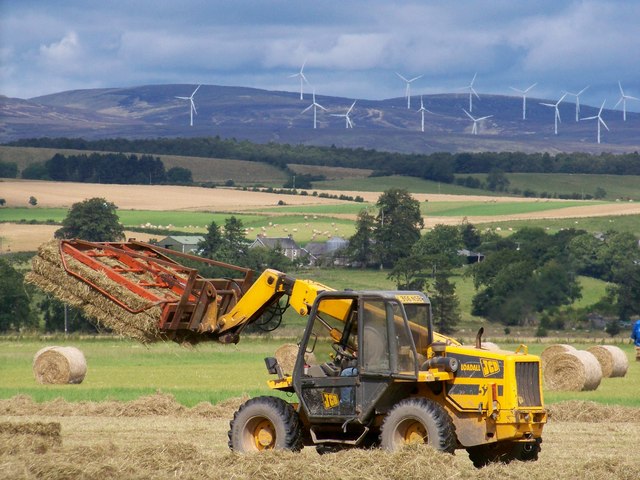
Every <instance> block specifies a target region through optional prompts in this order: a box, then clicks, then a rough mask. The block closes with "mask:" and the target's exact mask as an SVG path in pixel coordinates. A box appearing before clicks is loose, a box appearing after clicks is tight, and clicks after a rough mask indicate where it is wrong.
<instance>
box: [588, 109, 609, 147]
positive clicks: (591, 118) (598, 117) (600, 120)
mask: <svg viewBox="0 0 640 480" xmlns="http://www.w3.org/2000/svg"><path fill="white" fill-rule="evenodd" d="M606 101H607V100H606V99H605V100H604V102H602V105H601V106H600V110H599V111H598V115H594V116H593V117H586V118H583V119H581V120H595V119H596V118H597V119H598V143H600V124H602V125H604V128H606V129H607V130H609V127H607V124H606V123H604V120H602V117H601V116H600V114H601V113H602V109H603V108H604V104H605V102H606Z"/></svg>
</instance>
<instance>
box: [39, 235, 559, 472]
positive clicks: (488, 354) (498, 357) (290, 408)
mask: <svg viewBox="0 0 640 480" xmlns="http://www.w3.org/2000/svg"><path fill="white" fill-rule="evenodd" d="M58 254H59V261H60V263H61V265H62V267H63V269H64V270H65V272H66V274H67V276H69V277H70V278H72V279H73V280H74V281H77V282H81V283H83V284H85V286H86V285H89V286H90V287H91V288H90V289H89V290H90V293H92V295H95V294H99V296H100V297H102V298H106V299H107V300H109V301H110V302H112V303H113V304H115V305H117V306H118V307H119V308H121V309H124V310H126V311H127V312H128V314H130V317H127V318H125V320H127V319H128V318H131V319H135V317H136V315H139V314H140V312H144V311H145V310H146V309H148V310H149V311H151V309H153V308H155V309H157V311H158V312H160V314H159V318H158V319H157V324H156V328H157V330H158V331H159V332H161V335H162V336H163V337H164V338H171V339H175V340H178V341H184V340H185V339H196V340H197V341H200V340H205V339H211V340H218V341H221V342H224V343H229V342H238V340H239V338H240V336H241V334H242V333H243V330H244V329H245V328H246V327H247V326H248V325H250V324H253V323H260V322H263V321H264V318H265V315H267V316H269V319H270V321H271V322H273V317H274V316H276V317H278V316H280V315H281V314H282V310H283V308H282V307H281V305H282V304H283V303H284V304H285V305H286V306H287V307H291V308H292V309H294V310H295V311H296V312H297V313H298V314H299V315H302V316H306V317H308V321H307V325H306V328H305V329H304V332H303V334H302V337H301V339H300V342H299V344H298V351H297V358H296V361H295V365H294V366H293V367H292V368H291V367H290V368H289V370H291V371H283V370H284V369H283V366H282V365H280V363H279V362H278V360H277V359H276V358H275V357H268V358H266V359H265V364H266V368H267V370H268V372H269V373H270V374H273V375H274V378H273V379H272V380H269V382H268V383H269V387H270V388H271V389H273V390H275V391H279V392H286V393H287V394H295V396H291V398H292V399H293V400H294V401H291V402H288V401H285V400H283V398H282V397H283V396H284V395H279V396H260V397H256V398H252V399H250V400H248V401H247V402H245V403H244V404H243V405H242V406H241V407H240V408H239V409H238V411H237V412H236V413H235V415H234V417H233V419H232V420H231V422H230V430H229V433H228V437H229V447H230V448H231V449H232V450H234V451H237V452H252V451H261V450H270V449H286V450H293V451H298V450H301V449H302V448H303V446H315V448H316V449H317V450H318V452H319V453H328V452H333V451H336V450H340V449H345V448H358V447H360V448H369V447H374V446H379V447H382V448H384V449H388V450H395V449H397V448H400V447H401V446H403V445H407V444H413V443H428V444H430V445H432V446H433V447H434V448H436V449H438V450H441V451H444V452H450V453H453V452H454V451H455V450H456V449H466V451H467V452H468V454H469V457H470V458H471V460H472V461H473V463H474V465H475V466H476V467H482V466H484V465H486V464H488V463H491V462H496V461H500V462H509V461H512V460H523V461H531V460H537V458H538V453H539V451H540V443H541V441H542V429H543V426H544V424H545V423H546V420H547V411H546V410H545V408H544V404H543V394H542V389H541V368H540V359H539V357H537V356H534V355H530V354H528V352H527V348H526V347H525V346H520V347H519V348H517V349H516V351H514V352H510V351H504V350H498V351H495V350H488V349H485V348H483V346H482V331H480V332H479V333H478V336H477V338H476V344H475V345H474V346H465V345H461V344H460V343H459V342H457V341H456V340H454V339H452V338H448V337H446V336H444V335H441V334H439V333H437V332H435V331H434V329H433V322H432V315H431V305H430V302H429V298H428V297H427V296H426V295H425V294H424V293H422V292H418V291H352V290H344V291H336V290H334V289H332V288H330V287H328V286H325V285H322V284H320V283H317V282H314V281H312V280H304V279H297V278H294V277H292V276H289V275H287V274H284V273H282V272H278V271H276V270H271V269H267V270H265V271H264V272H262V274H260V275H259V276H258V277H257V278H255V280H254V277H253V272H252V271H251V270H249V269H245V268H241V267H237V266H233V265H228V264H224V263H221V262H216V261H213V260H207V259H203V258H201V257H197V256H193V255H188V254H182V253H178V252H174V251H171V250H167V249H163V248H160V247H157V246H153V245H149V244H145V243H142V242H136V241H129V242H119V243H95V242H84V241H80V240H64V241H61V242H60V244H59V252H58ZM51 257H52V256H51V255H48V261H50V262H51V261H52V260H51ZM54 263H55V262H54ZM34 265H35V263H34ZM185 265H190V266H189V267H187V266H185ZM194 265H195V267H194ZM205 265H210V266H217V267H224V268H226V269H231V270H232V271H235V272H237V273H238V274H239V275H237V276H238V277H239V278H226V277H225V278H217V279H211V278H204V277H202V276H201V275H200V274H199V271H198V268H199V267H198V266H202V267H204V266H205ZM42 270H43V271H42V272H40V274H39V276H40V277H42V276H43V274H44V273H46V272H45V271H44V270H46V269H42ZM96 272H98V273H99V274H100V275H95V273H96ZM42 282H43V283H42V285H44V287H46V286H47V282H51V284H56V283H60V282H61V280H60V279H58V278H57V277H55V276H51V277H50V278H49V279H48V280H47V279H45V280H42ZM85 290H86V288H85ZM50 291H55V289H53V288H51V289H50ZM123 292H126V295H125V293H123ZM78 295H80V294H78ZM131 295H134V296H137V297H139V298H140V299H141V301H142V303H144V302H146V304H143V305H142V306H141V305H140V303H139V302H138V303H137V304H136V306H135V307H132V306H131V301H130V300H126V299H127V298H130V296H131ZM87 298H88V299H89V300H87V301H92V300H91V298H94V297H87ZM158 307H160V308H158ZM103 310H104V311H107V309H103ZM94 311H95V309H94ZM109 311H111V312H113V311H114V310H113V309H111V310H109ZM121 320H122V319H121ZM134 321H135V320H134ZM275 324H276V325H277V324H278V322H277V320H276V322H275Z"/></svg>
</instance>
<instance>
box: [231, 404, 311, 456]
mask: <svg viewBox="0 0 640 480" xmlns="http://www.w3.org/2000/svg"><path fill="white" fill-rule="evenodd" d="M229 427H230V429H229V448H230V449H231V450H234V451H236V452H241V453H246V452H259V451H262V450H274V449H279V450H291V451H295V452H297V451H300V450H301V449H302V427H301V425H300V418H299V417H298V412H296V411H295V410H294V409H293V407H292V406H291V405H290V404H289V403H287V402H285V401H284V400H282V399H280V398H277V397H256V398H252V399H250V400H248V401H247V402H245V403H244V404H243V405H242V406H241V407H240V408H239V409H238V411H237V412H236V413H235V414H234V416H233V420H231V422H230V423H229Z"/></svg>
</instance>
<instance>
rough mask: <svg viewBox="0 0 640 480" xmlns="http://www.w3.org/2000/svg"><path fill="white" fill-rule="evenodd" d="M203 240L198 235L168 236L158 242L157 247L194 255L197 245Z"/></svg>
mask: <svg viewBox="0 0 640 480" xmlns="http://www.w3.org/2000/svg"><path fill="white" fill-rule="evenodd" d="M203 240H204V237H202V236H200V235H169V236H168V237H165V238H163V239H162V240H160V241H158V245H159V246H161V247H164V248H170V249H171V250H176V251H178V252H182V253H195V251H196V250H197V249H198V243H200V242H202V241H203Z"/></svg>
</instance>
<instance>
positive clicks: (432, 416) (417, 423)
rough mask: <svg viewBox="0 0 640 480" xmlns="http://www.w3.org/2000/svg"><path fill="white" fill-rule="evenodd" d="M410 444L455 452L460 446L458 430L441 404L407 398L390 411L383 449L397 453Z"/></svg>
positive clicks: (386, 420)
mask: <svg viewBox="0 0 640 480" xmlns="http://www.w3.org/2000/svg"><path fill="white" fill-rule="evenodd" d="M410 443H426V444H429V445H431V446H432V447H433V448H435V449H436V450H439V451H441V452H446V453H453V452H454V450H455V449H456V446H457V444H458V441H457V439H456V429H455V426H454V424H453V420H451V417H450V416H449V414H448V413H447V412H446V410H445V409H444V408H443V407H442V406H441V405H439V404H438V403H436V402H434V401H432V400H429V399H426V398H407V399H405V400H402V401H401V402H399V403H398V404H397V405H396V406H395V407H393V409H391V411H389V413H388V414H387V416H386V417H385V419H384V422H383V424H382V429H381V432H380V446H381V447H382V448H383V449H385V450H389V451H395V450H398V449H399V448H401V447H402V446H404V445H407V444H410Z"/></svg>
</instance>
